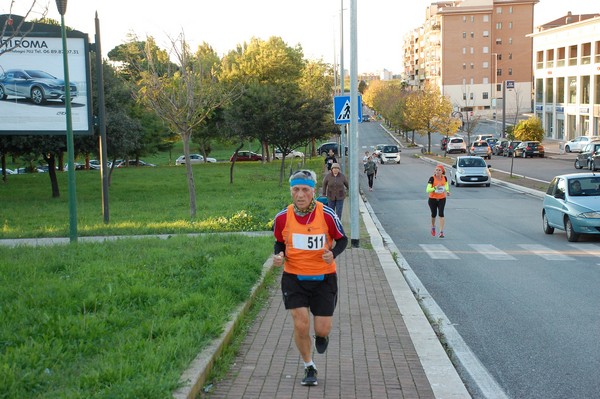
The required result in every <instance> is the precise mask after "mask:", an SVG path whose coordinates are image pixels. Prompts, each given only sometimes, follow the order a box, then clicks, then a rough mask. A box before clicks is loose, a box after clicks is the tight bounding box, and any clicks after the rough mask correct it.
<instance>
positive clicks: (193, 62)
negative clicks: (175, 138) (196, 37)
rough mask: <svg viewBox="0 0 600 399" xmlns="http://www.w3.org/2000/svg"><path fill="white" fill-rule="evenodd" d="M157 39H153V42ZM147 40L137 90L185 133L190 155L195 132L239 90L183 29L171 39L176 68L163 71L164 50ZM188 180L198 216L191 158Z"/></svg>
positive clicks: (175, 129) (172, 127)
mask: <svg viewBox="0 0 600 399" xmlns="http://www.w3.org/2000/svg"><path fill="white" fill-rule="evenodd" d="M152 43H153V42H152ZM152 43H151V41H146V51H145V56H146V61H147V68H146V70H143V71H141V72H140V79H139V81H138V82H137V84H138V87H139V91H137V93H136V94H135V95H136V96H137V98H138V99H140V100H141V101H142V102H143V103H144V104H146V105H147V106H148V107H149V108H151V109H152V110H154V112H156V114H157V115H158V117H159V118H160V119H162V120H163V122H164V123H165V124H166V125H167V126H168V127H169V128H170V130H171V131H173V132H176V133H177V134H179V135H180V136H181V140H182V142H183V153H184V155H185V157H186V159H190V139H191V137H192V134H193V132H194V131H195V130H196V129H197V128H198V127H199V126H201V125H202V124H203V123H205V121H206V119H207V118H209V117H210V115H211V114H212V113H213V112H214V111H215V110H216V109H217V108H219V107H221V106H223V105H224V104H226V103H227V102H229V101H231V100H232V99H234V98H235V96H236V95H237V90H236V89H235V88H234V89H231V88H229V89H227V88H225V86H224V85H222V84H220V83H219V82H218V81H217V79H216V78H215V76H214V74H213V71H212V70H207V68H206V66H205V65H203V63H202V60H201V59H199V58H198V57H195V56H194V55H193V54H192V53H191V51H190V49H189V46H188V44H187V42H186V40H185V35H184V34H183V33H182V34H181V35H179V37H178V38H177V39H171V55H172V58H173V59H174V60H175V62H176V70H175V71H166V73H165V72H162V71H161V67H162V66H164V65H165V62H164V60H162V61H161V60H157V59H156V55H157V54H160V52H157V51H155V50H156V49H155V48H150V47H151V45H152ZM185 166H186V172H187V182H188V189H189V196H190V216H191V217H192V218H194V217H195V216H196V187H195V184H194V176H193V172H192V165H191V162H186V163H185Z"/></svg>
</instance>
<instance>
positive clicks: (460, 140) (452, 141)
mask: <svg viewBox="0 0 600 399" xmlns="http://www.w3.org/2000/svg"><path fill="white" fill-rule="evenodd" d="M450 142H451V143H462V142H463V139H451V140H450Z"/></svg>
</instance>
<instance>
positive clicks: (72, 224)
mask: <svg viewBox="0 0 600 399" xmlns="http://www.w3.org/2000/svg"><path fill="white" fill-rule="evenodd" d="M56 6H57V7H58V12H59V13H60V33H61V37H62V53H63V66H64V70H65V78H64V80H65V108H66V118H67V156H68V165H69V170H68V180H69V184H68V186H69V239H70V242H71V243H73V242H77V195H76V192H75V150H74V148H73V147H74V146H75V144H74V142H73V123H72V118H71V82H70V81H69V59H68V56H67V33H66V30H65V12H66V11H67V2H66V0H63V1H61V0H56Z"/></svg>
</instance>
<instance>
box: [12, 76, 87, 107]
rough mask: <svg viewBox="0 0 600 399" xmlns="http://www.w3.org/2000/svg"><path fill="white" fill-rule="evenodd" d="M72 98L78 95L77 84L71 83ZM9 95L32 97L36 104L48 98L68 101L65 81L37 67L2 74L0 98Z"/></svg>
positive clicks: (43, 102) (44, 101)
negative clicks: (36, 68)
mask: <svg viewBox="0 0 600 399" xmlns="http://www.w3.org/2000/svg"><path fill="white" fill-rule="evenodd" d="M70 87H71V99H73V98H75V97H77V94H78V93H77V85H75V84H74V83H71V84H70ZM8 96H12V97H23V98H27V99H30V100H31V101H32V102H33V103H34V104H37V105H40V104H45V103H46V101H47V100H60V101H62V102H63V103H64V102H65V101H66V98H65V96H66V93H65V81H64V80H63V79H59V78H57V77H55V76H52V75H50V74H49V73H47V72H44V71H39V70H35V69H9V70H7V71H6V72H4V73H3V74H2V75H1V76H0V100H6V98H7V97H8Z"/></svg>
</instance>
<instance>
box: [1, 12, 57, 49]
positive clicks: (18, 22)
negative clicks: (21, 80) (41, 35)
mask: <svg viewBox="0 0 600 399" xmlns="http://www.w3.org/2000/svg"><path fill="white" fill-rule="evenodd" d="M16 2H17V1H16V0H11V2H10V6H9V9H8V10H9V11H8V14H6V15H4V16H3V18H1V19H0V28H1V31H0V38H2V40H1V41H0V56H1V55H3V54H4V53H8V52H10V51H12V50H14V49H16V48H17V47H19V46H20V43H19V42H18V41H16V40H13V39H14V38H17V37H24V36H27V35H28V34H29V33H30V32H31V31H32V30H33V27H34V26H35V25H34V24H33V23H31V22H25V20H26V19H27V18H28V17H30V16H31V15H33V14H37V15H38V16H39V17H38V18H37V19H43V18H44V17H45V16H46V15H47V14H48V5H46V6H39V7H38V1H37V0H32V1H31V5H30V6H29V8H28V9H27V11H26V12H25V15H23V16H19V15H13V11H14V8H15V3H16ZM38 8H39V10H38Z"/></svg>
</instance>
